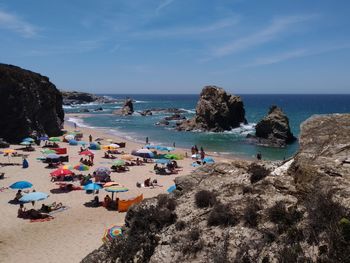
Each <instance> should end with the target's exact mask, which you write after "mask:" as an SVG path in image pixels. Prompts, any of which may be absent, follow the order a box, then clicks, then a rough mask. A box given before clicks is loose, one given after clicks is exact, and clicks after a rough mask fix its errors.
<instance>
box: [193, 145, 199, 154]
mask: <svg viewBox="0 0 350 263" xmlns="http://www.w3.org/2000/svg"><path fill="white" fill-rule="evenodd" d="M194 152H195V153H196V154H198V147H197V145H195V146H194Z"/></svg>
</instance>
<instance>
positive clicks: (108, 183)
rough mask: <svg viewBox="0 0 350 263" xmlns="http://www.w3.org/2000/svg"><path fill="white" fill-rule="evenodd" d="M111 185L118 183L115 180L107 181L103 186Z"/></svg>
mask: <svg viewBox="0 0 350 263" xmlns="http://www.w3.org/2000/svg"><path fill="white" fill-rule="evenodd" d="M112 185H119V184H118V183H117V182H107V183H105V184H104V185H103V187H108V186H112Z"/></svg>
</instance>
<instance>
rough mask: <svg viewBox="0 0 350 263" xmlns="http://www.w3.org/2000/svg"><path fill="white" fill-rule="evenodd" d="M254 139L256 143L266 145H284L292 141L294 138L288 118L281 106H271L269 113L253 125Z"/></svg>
mask: <svg viewBox="0 0 350 263" xmlns="http://www.w3.org/2000/svg"><path fill="white" fill-rule="evenodd" d="M250 138H253V139H255V140H254V141H255V142H256V143H257V144H258V145H262V146H268V147H285V146H286V145H287V144H290V143H293V142H294V141H295V140H296V138H295V137H294V135H293V134H292V132H291V130H290V126H289V120H288V117H287V116H286V114H285V113H284V112H283V111H282V109H281V108H279V107H277V106H271V107H270V110H269V113H268V115H267V116H265V117H264V118H263V119H262V120H261V121H259V122H258V123H257V125H256V127H255V138H254V136H252V137H250Z"/></svg>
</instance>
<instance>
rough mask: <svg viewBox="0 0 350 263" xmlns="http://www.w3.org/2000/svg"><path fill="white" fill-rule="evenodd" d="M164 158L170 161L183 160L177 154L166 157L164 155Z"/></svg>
mask: <svg viewBox="0 0 350 263" xmlns="http://www.w3.org/2000/svg"><path fill="white" fill-rule="evenodd" d="M164 158H166V159H172V160H181V159H183V157H182V156H180V155H178V154H166V155H164Z"/></svg>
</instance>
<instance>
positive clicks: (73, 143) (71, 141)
mask: <svg viewBox="0 0 350 263" xmlns="http://www.w3.org/2000/svg"><path fill="white" fill-rule="evenodd" d="M69 145H78V141H77V140H69Z"/></svg>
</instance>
